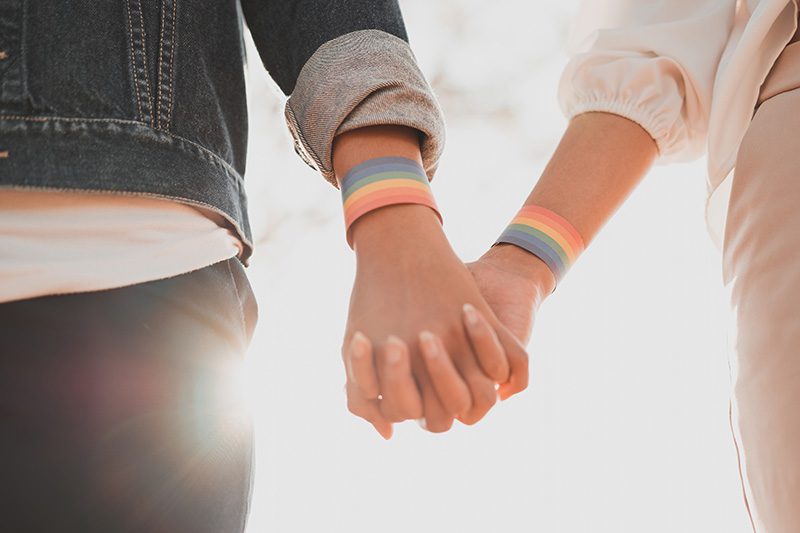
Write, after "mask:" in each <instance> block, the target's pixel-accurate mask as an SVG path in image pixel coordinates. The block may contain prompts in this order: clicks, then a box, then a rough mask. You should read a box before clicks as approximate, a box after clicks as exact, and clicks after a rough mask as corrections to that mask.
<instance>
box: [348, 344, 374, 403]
mask: <svg viewBox="0 0 800 533" xmlns="http://www.w3.org/2000/svg"><path fill="white" fill-rule="evenodd" d="M345 364H346V365H348V375H349V376H350V379H351V381H353V382H354V383H355V384H356V385H357V386H358V388H359V389H361V394H362V396H364V398H366V399H368V400H376V399H377V398H378V394H380V389H379V387H378V376H377V375H376V374H375V358H374V356H373V352H372V343H371V342H370V341H369V339H368V338H367V337H366V335H364V334H363V333H361V332H360V331H356V332H355V334H354V335H353V338H352V340H351V341H350V347H349V350H348V351H347V353H346V354H345Z"/></svg>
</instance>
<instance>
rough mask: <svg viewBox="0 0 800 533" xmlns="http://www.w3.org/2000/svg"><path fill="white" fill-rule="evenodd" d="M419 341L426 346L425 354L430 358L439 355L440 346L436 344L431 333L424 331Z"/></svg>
mask: <svg viewBox="0 0 800 533" xmlns="http://www.w3.org/2000/svg"><path fill="white" fill-rule="evenodd" d="M419 340H420V342H421V343H422V344H424V345H425V354H426V355H427V356H428V357H436V356H437V355H439V346H438V345H437V344H436V338H435V337H434V336H433V333H431V332H430V331H423V332H422V333H420V334H419Z"/></svg>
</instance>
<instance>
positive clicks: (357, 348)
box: [351, 331, 367, 357]
mask: <svg viewBox="0 0 800 533" xmlns="http://www.w3.org/2000/svg"><path fill="white" fill-rule="evenodd" d="M366 340H367V337H366V336H365V335H364V334H363V333H361V332H360V331H356V332H355V333H354V334H353V340H352V341H351V346H352V348H353V357H360V356H362V355H364V350H365V348H366Z"/></svg>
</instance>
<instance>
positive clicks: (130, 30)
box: [125, 0, 142, 118]
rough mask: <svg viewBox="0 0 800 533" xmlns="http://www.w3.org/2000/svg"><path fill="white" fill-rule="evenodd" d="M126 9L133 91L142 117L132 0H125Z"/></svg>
mask: <svg viewBox="0 0 800 533" xmlns="http://www.w3.org/2000/svg"><path fill="white" fill-rule="evenodd" d="M125 9H126V11H127V12H128V41H129V42H130V46H131V54H130V55H131V66H132V68H133V92H134V95H135V96H136V109H137V113H138V116H139V118H141V117H142V99H141V95H140V94H139V76H138V74H137V73H136V71H137V69H136V53H135V51H134V49H133V24H132V23H131V3H130V0H125Z"/></svg>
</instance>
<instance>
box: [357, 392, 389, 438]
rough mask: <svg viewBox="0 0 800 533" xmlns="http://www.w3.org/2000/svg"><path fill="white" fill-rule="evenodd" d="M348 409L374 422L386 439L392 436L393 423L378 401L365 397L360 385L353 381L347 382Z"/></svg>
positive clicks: (374, 425)
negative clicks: (383, 412)
mask: <svg viewBox="0 0 800 533" xmlns="http://www.w3.org/2000/svg"><path fill="white" fill-rule="evenodd" d="M347 409H348V411H350V412H351V413H353V414H354V415H356V416H357V417H360V418H363V419H364V420H366V421H367V422H369V423H370V424H372V426H373V427H374V428H375V430H376V431H377V432H378V433H380V435H381V437H383V438H384V439H386V440H389V439H390V438H392V423H391V422H389V421H388V420H386V419H385V418H384V417H383V414H381V410H380V408H379V407H378V401H377V400H368V399H366V398H364V397H363V396H362V395H361V393H360V388H359V387H358V385H356V384H355V383H353V382H351V381H348V382H347Z"/></svg>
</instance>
